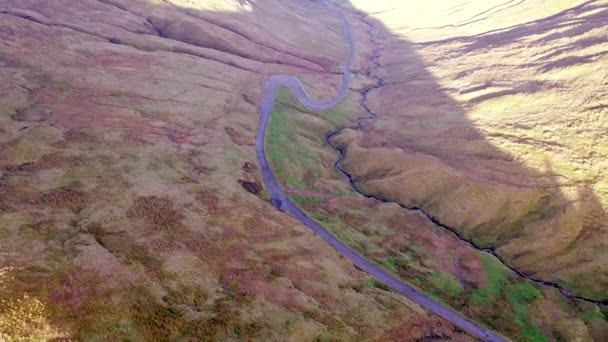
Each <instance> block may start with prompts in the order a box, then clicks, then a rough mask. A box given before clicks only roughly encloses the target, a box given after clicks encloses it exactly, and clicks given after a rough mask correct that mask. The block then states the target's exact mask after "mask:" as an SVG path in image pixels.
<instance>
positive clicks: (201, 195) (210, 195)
mask: <svg viewBox="0 0 608 342" xmlns="http://www.w3.org/2000/svg"><path fill="white" fill-rule="evenodd" d="M196 199H197V200H198V201H199V202H201V203H203V204H204V205H205V207H206V208H207V210H208V212H209V213H210V214H220V213H222V212H223V210H222V208H221V207H220V204H219V198H218V197H217V195H216V193H215V192H214V191H211V190H207V189H205V190H201V191H199V192H198V194H197V195H196Z"/></svg>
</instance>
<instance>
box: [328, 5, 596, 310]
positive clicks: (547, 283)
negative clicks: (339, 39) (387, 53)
mask: <svg viewBox="0 0 608 342" xmlns="http://www.w3.org/2000/svg"><path fill="white" fill-rule="evenodd" d="M590 2H593V1H590ZM585 4H586V3H585ZM578 7H582V5H581V6H577V7H576V8H578ZM573 9H574V8H573ZM573 9H570V10H573ZM570 10H568V11H570ZM568 11H564V13H566V12H568ZM368 16H369V15H363V16H360V17H359V19H361V21H363V22H364V23H365V24H366V25H368V26H369V27H370V30H373V24H372V23H370V22H368V21H366V20H365V18H366V17H368ZM556 16H557V15H555V16H552V17H556ZM371 36H372V38H371V41H372V42H373V43H375V39H374V37H373V35H371ZM375 45H376V46H378V44H377V43H375ZM381 50H382V48H377V49H376V50H374V53H373V56H372V58H371V60H370V65H371V66H372V68H371V70H370V71H369V72H368V76H369V77H371V78H373V79H375V80H376V81H377V85H376V86H372V87H369V88H367V89H365V90H363V91H362V95H363V97H362V101H361V107H362V108H363V110H364V111H365V113H366V117H361V118H358V119H357V123H356V126H355V127H343V128H341V129H338V130H336V131H333V132H330V133H329V134H328V135H327V136H326V139H325V140H326V142H327V144H328V145H329V146H331V147H332V148H333V149H334V150H336V151H337V152H338V153H339V157H338V160H337V161H336V162H335V163H334V167H335V168H336V170H337V171H339V172H340V173H342V174H343V175H344V176H345V177H346V178H347V179H348V181H349V183H350V186H351V188H352V189H353V190H354V191H355V192H357V193H359V194H360V195H362V196H364V197H366V198H371V199H375V200H377V201H380V202H382V203H393V204H397V205H398V206H399V207H401V208H403V209H405V210H407V211H411V212H416V213H420V214H422V215H423V216H424V217H425V218H426V219H427V220H429V221H430V222H431V223H433V224H434V225H435V226H437V227H440V228H442V229H444V230H447V231H449V232H450V233H452V234H453V235H454V236H456V237H457V238H458V239H459V240H461V241H463V242H465V243H466V244H468V245H469V246H470V247H473V248H474V249H476V250H478V251H481V252H484V253H487V254H490V255H492V256H494V257H495V258H496V259H497V260H498V261H499V262H500V263H501V264H503V265H504V266H505V267H506V268H508V269H509V270H511V271H513V272H514V273H515V274H517V275H518V276H520V277H522V278H524V279H527V280H528V281H531V282H533V283H536V284H538V285H541V286H545V287H551V288H554V289H556V290H557V291H559V293H561V294H562V295H564V296H565V297H567V298H570V299H576V300H581V301H585V302H589V303H593V304H596V305H601V306H608V300H596V299H593V298H588V297H585V296H579V295H577V294H576V293H574V292H573V291H570V290H568V289H566V288H564V287H563V286H561V285H559V284H558V283H556V282H552V281H547V280H543V279H540V278H536V277H533V276H530V275H526V274H525V273H524V272H523V271H520V270H518V269H517V268H515V267H514V266H511V265H509V264H508V263H507V262H506V260H505V259H504V258H503V257H502V256H500V255H499V254H498V253H497V252H496V246H492V245H491V246H489V247H482V246H480V245H478V244H477V243H475V242H474V241H473V240H472V239H468V238H466V237H464V235H463V234H462V233H460V232H459V231H458V230H457V229H456V228H454V227H451V226H448V225H446V224H444V223H442V222H441V221H440V220H439V219H438V218H437V217H435V216H434V215H433V214H431V213H429V212H428V211H426V210H424V209H423V208H421V207H419V206H406V205H403V204H401V203H399V202H395V201H391V200H387V199H385V198H382V197H379V196H375V195H370V194H366V193H365V192H363V191H362V190H361V189H360V188H359V187H358V186H357V184H356V181H355V179H354V178H353V176H352V175H351V174H349V173H348V172H347V171H346V170H344V169H343V168H342V167H341V162H342V161H343V160H344V158H345V157H346V150H345V149H344V148H341V147H338V146H336V145H335V144H333V143H332V138H333V137H334V136H336V135H338V134H340V133H341V132H342V131H343V130H345V129H355V130H359V129H361V128H362V125H361V122H360V120H373V119H374V118H376V117H377V114H376V113H374V112H373V111H372V110H370V108H369V107H368V106H367V96H368V94H369V93H370V92H371V91H373V90H375V89H378V88H380V87H382V86H384V85H385V83H384V80H383V79H382V78H380V77H378V76H377V75H375V74H374V70H375V69H377V68H378V67H379V66H380V64H379V63H378V62H377V59H378V58H379V57H380V56H379V53H380V51H381Z"/></svg>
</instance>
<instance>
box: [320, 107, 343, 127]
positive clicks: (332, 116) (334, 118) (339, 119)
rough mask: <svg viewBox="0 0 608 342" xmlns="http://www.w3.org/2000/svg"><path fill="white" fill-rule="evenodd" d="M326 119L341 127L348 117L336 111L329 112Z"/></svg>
mask: <svg viewBox="0 0 608 342" xmlns="http://www.w3.org/2000/svg"><path fill="white" fill-rule="evenodd" d="M325 119H327V121H329V122H331V123H333V124H334V125H340V124H343V123H344V122H345V121H346V115H344V113H343V112H341V111H337V110H334V111H331V112H329V113H328V114H327V115H326V116H325Z"/></svg>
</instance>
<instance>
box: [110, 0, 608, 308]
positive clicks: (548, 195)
mask: <svg viewBox="0 0 608 342" xmlns="http://www.w3.org/2000/svg"><path fill="white" fill-rule="evenodd" d="M114 3H119V2H118V1H114ZM239 3H240V4H247V5H251V9H252V10H251V11H250V12H238V11H237V12H230V13H224V14H223V15H221V16H218V13H217V12H204V11H197V10H192V9H187V8H178V7H176V8H175V10H176V11H180V12H184V13H187V14H188V15H189V17H190V18H191V19H192V20H194V21H197V20H201V21H202V22H203V25H205V26H204V27H206V29H203V30H200V29H197V30H195V29H194V28H191V27H190V26H188V25H185V24H184V23H180V22H171V21H169V20H167V19H164V18H162V17H159V16H155V17H149V18H147V21H148V23H149V24H150V25H152V27H153V28H154V30H155V32H157V34H158V35H159V36H160V37H162V38H167V39H174V40H179V41H182V42H186V43H188V44H193V45H197V46H202V47H205V48H211V49H218V50H220V51H224V52H229V53H233V54H236V55H238V56H240V57H243V58H251V59H258V57H257V55H256V53H255V51H249V50H247V48H244V47H245V45H243V44H245V42H248V44H252V45H250V48H255V47H256V46H257V47H258V48H260V49H265V50H268V51H274V52H276V55H275V57H276V58H277V59H276V60H273V61H271V62H276V63H279V64H280V63H281V59H282V58H283V59H285V63H288V64H290V63H293V64H294V65H300V66H302V67H305V68H306V67H310V68H314V67H315V65H316V66H321V67H322V69H323V70H331V69H334V68H335V67H336V65H335V63H331V61H328V60H327V59H325V58H324V57H323V56H313V55H307V56H304V57H300V56H298V55H297V54H298V51H296V50H291V51H283V50H281V48H280V47H278V46H275V43H273V42H272V41H271V42H264V44H261V43H262V42H261V41H256V40H255V39H252V38H251V37H250V35H249V34H248V33H247V32H246V30H245V31H243V28H242V27H239V26H238V25H237V24H235V23H239V22H245V23H246V22H252V21H255V20H258V19H256V18H257V17H258V16H262V15H265V14H264V13H263V10H262V7H263V6H262V5H260V3H258V2H256V1H247V2H243V1H241V2H239ZM121 4H122V5H121V6H124V7H125V8H127V9H128V5H127V2H122V3H121ZM300 5H301V6H307V4H306V3H304V4H300ZM308 5H310V6H318V4H308ZM351 13H352V14H353V16H352V17H353V20H358V19H354V17H356V16H361V15H365V14H364V13H357V12H354V11H353V12H351ZM572 15H576V16H578V17H584V19H570V18H569V16H572ZM607 16H608V7H607V5H599V4H597V3H596V1H588V2H586V3H584V4H582V5H580V6H577V7H575V8H572V9H569V10H566V11H563V12H561V13H558V14H556V15H554V16H551V17H548V18H544V19H541V20H537V21H535V22H530V23H526V24H522V25H517V26H514V27H510V28H507V29H503V30H498V31H495V32H489V33H485V34H480V35H477V36H475V37H461V38H456V39H460V40H463V41H465V42H467V44H465V45H464V47H463V48H462V50H460V51H459V52H460V53H462V54H466V53H471V52H474V51H477V50H480V49H485V48H488V47H489V46H492V48H499V47H500V46H502V45H505V44H508V43H512V42H513V41H517V40H519V39H521V38H523V37H527V36H532V35H537V36H540V38H539V39H537V40H536V41H535V44H539V45H540V44H546V43H548V42H552V41H554V40H555V39H558V38H562V37H570V38H575V37H576V36H577V35H580V34H582V33H585V32H588V31H589V30H590V29H591V28H593V27H598V26H602V25H606V18H607ZM366 20H367V21H368V22H371V21H373V23H372V25H373V27H374V29H375V30H377V31H379V34H380V35H383V36H390V35H391V33H390V31H389V30H388V29H387V28H385V27H384V26H383V24H382V23H381V22H379V21H374V20H373V19H370V17H367V19H366ZM557 28H559V29H561V32H560V33H550V32H551V31H553V30H555V29H557ZM192 30H194V31H192ZM205 30H218V31H216V32H215V33H214V34H210V35H208V36H199V35H200V34H202V33H205V32H206V31H205ZM193 32H196V33H197V35H194V34H193ZM302 32H306V31H305V28H304V27H302ZM275 34H278V35H280V34H281V32H275ZM222 35H230V36H234V37H236V38H238V39H236V40H234V41H230V40H227V39H226V40H222V39H219V38H221V37H222ZM606 41H608V38H605V37H602V38H593V39H581V40H578V41H575V42H573V43H569V44H567V45H564V46H562V47H560V48H559V49H557V50H555V51H554V52H552V53H551V54H550V55H547V56H543V57H539V58H538V60H537V61H536V63H537V65H536V64H535V65H534V66H533V67H535V68H536V69H537V70H538V71H543V70H544V71H546V70H551V69H554V68H560V67H564V66H569V65H571V64H573V63H585V62H587V61H590V60H592V59H593V58H597V57H599V56H600V55H603V54H606V53H607V52H600V53H598V54H596V55H594V56H577V57H564V58H563V59H560V60H558V61H550V60H549V59H550V58H553V57H556V56H559V55H561V54H565V53H567V52H569V51H571V50H575V49H580V48H583V47H588V46H591V45H595V44H601V43H604V42H606ZM356 43H358V44H361V43H362V42H356ZM399 48H400V49H402V50H403V58H402V60H399V61H397V62H396V63H407V65H408V66H409V67H410V69H415V70H417V72H416V74H415V81H411V82H410V80H407V79H405V80H399V81H400V82H402V83H399V84H392V85H391V87H393V89H394V91H395V92H396V93H398V94H403V97H406V98H407V99H408V101H409V102H407V103H406V104H405V106H403V107H401V108H395V109H394V110H393V111H392V113H394V114H395V115H399V114H406V115H407V120H408V121H409V122H410V123H411V122H415V123H416V124H418V125H419V126H420V127H421V128H422V129H421V131H423V132H424V136H425V139H426V140H427V141H434V142H435V146H440V147H439V149H438V150H437V149H435V150H433V149H426V148H425V147H424V146H422V145H420V144H418V143H417V142H416V141H415V140H416V139H417V138H420V137H408V136H404V135H399V134H397V135H395V136H393V137H392V138H391V139H386V140H383V141H381V142H374V139H373V137H372V138H370V140H369V141H366V142H365V143H366V144H367V145H368V147H374V144H387V143H388V144H389V145H391V144H392V145H396V146H401V147H404V148H407V149H410V150H411V149H415V150H416V151H417V152H423V153H427V154H431V155H433V156H435V157H438V158H439V159H442V160H444V161H446V160H448V161H453V160H459V159H461V160H460V161H461V162H466V163H475V162H476V163H480V164H483V163H486V162H493V161H496V160H498V161H500V162H499V164H497V165H499V166H500V167H503V168H505V169H508V170H509V174H515V175H517V177H518V179H517V180H513V179H494V180H493V181H496V182H497V183H498V184H500V185H501V186H508V187H510V188H511V189H513V191H517V189H526V188H528V189H529V188H530V187H532V188H534V187H537V188H538V191H540V192H541V193H542V195H541V202H540V203H523V204H520V206H519V210H520V211H524V212H525V214H524V215H522V217H521V218H520V219H519V220H517V221H516V222H512V221H511V220H510V218H509V217H501V218H498V219H496V218H492V219H490V220H487V221H485V222H482V223H481V224H479V225H477V226H475V227H454V228H456V229H461V228H467V230H470V231H473V232H474V234H481V235H483V234H486V233H487V232H496V231H498V232H499V234H498V235H496V236H494V235H492V234H493V233H490V234H491V236H494V240H493V242H492V243H491V245H492V246H493V247H496V248H499V247H501V246H504V245H505V244H507V243H509V242H511V243H512V242H513V240H517V239H521V240H519V242H518V243H519V244H521V246H520V247H519V248H518V253H517V254H515V255H510V256H509V258H508V259H510V260H509V261H510V262H511V263H512V264H511V265H510V266H513V267H515V268H518V269H520V271H522V272H524V273H528V274H529V275H534V274H535V273H537V272H538V271H541V272H542V274H544V275H545V277H547V276H546V275H547V274H552V273H553V272H557V271H561V270H563V269H562V267H563V265H561V264H560V263H557V266H555V264H554V265H553V266H551V265H550V264H551V263H550V262H549V263H546V265H544V261H547V260H548V259H549V258H560V260H561V261H560V262H563V263H565V262H570V264H568V265H566V267H567V268H568V269H569V270H570V271H572V272H574V273H575V274H576V271H574V270H575V269H576V268H577V267H578V266H579V265H580V264H582V263H586V262H588V261H589V259H591V258H593V256H594V254H593V253H594V251H593V248H589V246H592V247H595V248H597V246H598V245H597V241H598V239H600V240H601V239H602V238H605V237H603V236H598V235H597V234H598V232H599V231H600V228H601V227H600V225H601V224H602V220H603V218H604V217H605V213H604V211H603V208H602V205H601V204H600V202H599V200H598V199H597V197H596V195H595V193H594V192H593V190H591V189H589V188H588V187H585V186H578V189H577V191H578V198H579V201H580V203H582V204H583V205H575V203H573V201H572V199H571V198H569V197H568V196H566V195H565V194H564V193H562V191H560V184H563V183H564V178H563V177H562V176H560V175H558V174H555V173H552V172H550V171H549V172H539V171H538V170H535V169H532V168H528V167H525V166H522V165H521V164H519V163H516V161H515V160H514V158H513V156H511V155H509V154H508V153H505V152H504V151H503V150H501V149H499V148H497V147H496V146H494V145H493V144H492V143H491V142H489V141H486V140H485V138H484V134H483V133H482V132H481V131H479V130H478V128H477V127H476V126H475V125H474V124H473V123H471V122H470V121H469V120H468V119H467V113H466V111H465V109H464V108H463V107H462V105H460V104H459V103H457V102H455V101H454V100H453V99H452V98H451V97H450V96H449V95H448V94H446V93H445V92H444V91H443V89H442V87H441V86H440V85H439V84H438V83H437V81H436V80H435V79H434V76H433V75H432V74H431V73H430V72H428V71H427V70H426V67H427V66H426V65H425V63H424V62H423V61H422V60H421V59H420V58H419V57H417V55H416V51H415V47H414V46H413V45H412V44H410V43H408V42H407V41H405V40H403V39H402V40H401V42H400V43H399ZM368 58H371V56H368ZM267 62H268V61H267ZM484 86H487V85H482V86H480V87H481V88H483V87H484ZM542 87H543V84H542V82H540V83H539V82H534V81H531V82H529V83H526V84H520V85H515V86H514V87H513V88H512V89H508V90H502V91H500V92H498V93H491V94H486V95H483V96H481V97H478V98H476V99H474V101H484V100H487V99H490V98H494V97H497V96H503V95H512V94H523V93H535V92H537V91H538V90H540V89H542ZM463 91H465V92H466V91H474V89H468V90H463ZM412 108H414V109H412ZM418 108H425V110H424V111H421V112H417V110H418ZM429 108H432V110H430V111H429V110H428V109H429ZM376 114H378V115H379V116H380V117H381V116H382V115H384V113H383V112H379V113H376ZM438 120H442V121H445V122H449V124H448V126H445V127H443V129H441V130H437V129H436V128H435V122H437V121H438ZM516 124H517V123H514V125H516ZM366 129H367V130H369V131H370V132H373V131H374V124H373V123H371V124H370V125H369V127H367V128H366ZM375 133H380V134H383V133H385V132H375ZM392 134H395V133H394V132H392ZM370 137H371V135H370ZM381 140H382V139H381ZM471 142H474V143H475V146H476V148H477V150H478V151H483V152H482V153H477V154H472V153H471V151H468V150H466V147H467V146H468V144H469V143H471ZM442 143H443V144H444V146H449V149H442V148H441V145H442ZM548 166H549V169H551V166H550V165H548ZM420 177H421V178H423V177H424V175H422V176H420ZM539 179H542V182H541V183H539V182H538V180H539ZM496 191H499V188H498V187H497V188H496ZM417 205H419V206H422V207H424V205H425V204H424V203H418V204H417ZM471 212H473V210H471ZM430 214H431V215H433V213H432V212H431V213H430ZM572 219H574V220H575V221H576V224H575V225H574V226H571V227H570V228H569V229H574V230H576V231H577V232H578V233H577V234H576V236H575V237H574V238H572V239H571V240H570V241H569V242H568V243H567V244H561V246H560V247H551V248H546V250H544V251H539V250H537V249H534V248H533V247H528V246H525V238H526V235H527V234H526V232H534V231H539V230H543V231H544V232H545V233H544V234H547V235H546V236H547V239H549V238H550V237H551V236H550V235H551V234H553V233H555V232H556V233H557V234H559V233H560V232H559V231H553V230H552V229H551V227H559V226H560V224H564V222H565V221H568V220H570V221H571V220H572ZM442 223H444V224H446V225H448V226H451V224H450V223H451V222H442ZM496 227H499V228H498V229H497V228H496ZM528 236H535V237H538V235H534V234H531V235H528ZM474 240H475V239H474ZM552 248H554V249H556V250H551V249H552ZM499 254H500V250H499ZM534 254H536V256H535V257H534V262H533V264H531V263H530V262H527V261H526V258H527V257H529V256H530V255H534ZM537 267H540V269H538V268H537ZM551 267H557V268H551ZM599 271H600V272H606V271H605V270H599ZM536 277H537V278H542V276H536ZM577 277H578V278H577V279H571V280H569V281H568V282H561V281H560V279H559V276H557V277H556V278H554V279H546V280H552V281H558V282H559V283H560V284H562V285H563V286H565V287H566V288H568V289H570V290H572V291H574V292H576V293H577V294H578V295H581V296H589V297H592V298H594V299H603V298H601V297H602V296H604V295H605V294H604V295H603V294H601V293H598V292H594V293H589V292H587V291H586V290H585V289H584V288H582V287H579V286H578V284H584V283H587V284H589V283H593V282H598V281H599V282H600V284H599V288H600V289H601V288H606V287H608V281H607V280H606V277H604V278H603V279H602V278H601V277H598V274H597V273H594V272H589V270H586V271H584V273H581V274H578V275H577ZM598 279H599V280H598ZM581 280H582V281H581Z"/></svg>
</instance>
